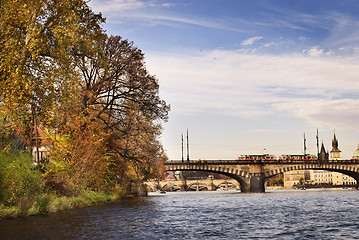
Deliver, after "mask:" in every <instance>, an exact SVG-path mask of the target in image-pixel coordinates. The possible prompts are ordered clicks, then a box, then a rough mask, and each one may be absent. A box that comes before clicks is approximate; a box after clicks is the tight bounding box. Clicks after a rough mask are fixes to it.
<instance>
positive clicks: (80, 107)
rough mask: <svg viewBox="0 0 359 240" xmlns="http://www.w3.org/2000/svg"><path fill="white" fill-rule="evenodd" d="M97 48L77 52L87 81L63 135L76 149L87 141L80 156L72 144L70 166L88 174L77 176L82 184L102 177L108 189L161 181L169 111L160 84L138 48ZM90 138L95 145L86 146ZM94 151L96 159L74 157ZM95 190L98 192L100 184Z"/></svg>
mask: <svg viewBox="0 0 359 240" xmlns="http://www.w3.org/2000/svg"><path fill="white" fill-rule="evenodd" d="M97 44H98V45H96V46H95V47H94V48H91V49H89V48H87V47H83V46H81V45H79V46H77V48H76V49H74V51H73V56H74V58H75V62H76V63H77V65H76V68H77V69H78V70H79V72H80V73H81V74H82V79H81V81H80V82H79V91H78V95H77V98H75V99H77V100H76V101H73V103H72V105H71V106H69V108H68V109H66V111H65V112H66V114H67V116H68V122H67V123H66V125H65V126H64V128H63V129H64V132H66V133H69V135H70V139H71V140H69V141H73V143H76V145H79V144H80V145H81V143H78V141H77V140H75V139H77V138H78V137H79V136H82V137H81V139H83V141H82V143H83V144H84V145H82V147H80V148H77V150H75V149H74V146H75V145H71V144H70V145H69V146H68V147H69V148H72V150H73V152H72V154H71V157H70V156H69V157H68V159H71V160H68V161H70V162H72V163H73V164H74V165H76V166H77V167H78V171H76V172H82V174H80V175H76V176H78V182H84V179H83V177H84V176H88V175H93V176H99V175H101V173H102V174H103V173H106V176H102V177H101V179H106V184H108V185H111V184H116V183H121V184H129V183H131V182H135V181H137V182H142V181H145V180H147V179H148V178H151V177H152V178H153V177H159V176H161V175H162V174H163V172H164V171H165V169H164V164H163V162H164V161H165V160H166V156H165V154H164V151H163V149H162V146H161V144H160V142H159V140H158V137H159V135H160V133H161V121H166V120H167V117H168V111H169V106H168V105H167V104H166V102H165V101H163V100H161V99H160V97H159V94H158V90H159V85H158V80H157V79H156V78H155V77H154V76H152V75H150V74H149V73H148V71H147V70H146V68H145V62H144V55H143V53H142V52H141V51H140V50H139V49H138V48H136V47H134V46H133V43H132V42H129V41H127V40H123V39H122V38H121V37H119V36H110V37H107V36H105V37H104V38H97ZM70 112H72V114H69V113H70ZM74 133H75V134H74ZM85 135H86V136H87V138H86V139H87V140H89V139H92V142H91V141H90V142H86V141H84V139H85V137H84V136H85ZM92 136H95V137H92ZM85 142H86V143H85ZM99 142H101V144H100V145H98V143H99ZM88 146H91V152H96V153H93V154H90V155H88V157H87V158H82V160H79V159H77V158H76V157H75V158H74V156H75V155H76V154H74V152H77V151H80V152H82V151H83V150H84V149H86V148H88ZM96 146H98V147H96ZM80 155H81V154H80ZM86 156H87V155H86ZM80 162H81V164H80ZM95 165H96V166H97V167H96V168H93V166H95ZM104 168H106V171H104ZM83 169H86V171H85V172H83V171H82V170H83ZM99 169H101V170H99ZM96 172H97V173H96ZM91 173H92V174H91ZM72 179H73V180H74V177H72ZM88 179H94V178H93V177H89V178H88ZM85 182H86V181H85ZM102 183H103V181H102ZM89 185H92V186H98V185H99V181H96V183H94V184H90V183H89Z"/></svg>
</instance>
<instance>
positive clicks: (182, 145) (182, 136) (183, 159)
mask: <svg viewBox="0 0 359 240" xmlns="http://www.w3.org/2000/svg"><path fill="white" fill-rule="evenodd" d="M181 137H182V161H183V160H184V159H183V133H182V135H181Z"/></svg>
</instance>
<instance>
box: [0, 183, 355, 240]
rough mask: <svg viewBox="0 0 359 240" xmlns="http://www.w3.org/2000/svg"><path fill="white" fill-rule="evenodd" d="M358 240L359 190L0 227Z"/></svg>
mask: <svg viewBox="0 0 359 240" xmlns="http://www.w3.org/2000/svg"><path fill="white" fill-rule="evenodd" d="M273 238H274V239H359V191H356V190H353V191H352V190H338V191H328V190H306V191H301V190H294V191H272V192H266V193H258V194H253V193H249V194H242V193H240V192H180V193H167V194H164V195H160V194H157V195H152V196H150V197H146V198H138V199H129V200H125V201H122V202H119V203H111V204H106V205H103V206H98V207H89V208H84V209H76V210H69V211H65V212H61V213H57V214H52V215H49V216H35V217H29V218H22V219H13V220H2V221H0V239H146V240H148V239H183V240H184V239H273Z"/></svg>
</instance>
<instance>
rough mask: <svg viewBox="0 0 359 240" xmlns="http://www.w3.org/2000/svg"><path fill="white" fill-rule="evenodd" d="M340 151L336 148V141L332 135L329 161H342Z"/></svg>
mask: <svg viewBox="0 0 359 240" xmlns="http://www.w3.org/2000/svg"><path fill="white" fill-rule="evenodd" d="M341 153H342V151H340V150H339V148H338V140H337V138H336V136H335V133H334V138H333V140H332V150H331V151H330V159H331V160H341V159H342V156H341V155H342V154H341Z"/></svg>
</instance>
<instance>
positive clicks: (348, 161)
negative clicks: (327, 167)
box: [165, 159, 359, 165]
mask: <svg viewBox="0 0 359 240" xmlns="http://www.w3.org/2000/svg"><path fill="white" fill-rule="evenodd" d="M258 163H263V164H266V163H268V164H293V163H298V164H327V163H329V164H358V163H359V159H345V160H326V161H320V160H317V159H315V160H313V159H311V160H291V159H289V160H276V159H274V160H272V159H271V160H267V159H261V160H236V159H234V160H228V159H227V160H168V161H166V163H165V164H166V165H199V164H203V165H205V164H214V165H226V164H228V165H235V164H236V165H237V164H239V165H241V164H258Z"/></svg>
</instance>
